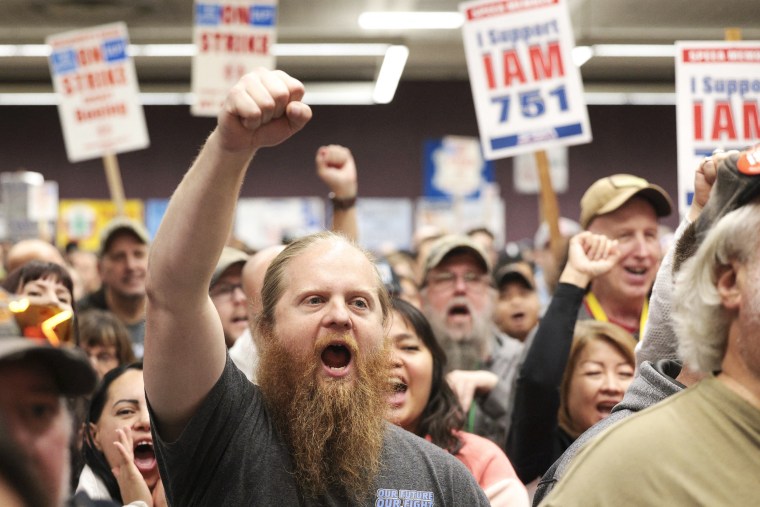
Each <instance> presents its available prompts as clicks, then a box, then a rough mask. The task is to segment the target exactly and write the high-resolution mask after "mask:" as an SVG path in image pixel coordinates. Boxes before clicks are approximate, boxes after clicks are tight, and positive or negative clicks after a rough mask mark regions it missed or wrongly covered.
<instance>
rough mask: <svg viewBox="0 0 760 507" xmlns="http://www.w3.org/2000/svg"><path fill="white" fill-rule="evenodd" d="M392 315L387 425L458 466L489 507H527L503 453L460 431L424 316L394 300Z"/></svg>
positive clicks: (441, 355) (458, 411)
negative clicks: (448, 455)
mask: <svg viewBox="0 0 760 507" xmlns="http://www.w3.org/2000/svg"><path fill="white" fill-rule="evenodd" d="M392 310H393V323H392V326H391V330H390V334H389V338H390V342H391V348H392V351H393V352H392V358H393V359H392V370H391V379H392V382H393V391H394V392H393V394H392V395H391V397H390V400H389V401H390V406H391V407H390V413H389V418H390V419H391V421H392V422H393V423H395V424H397V425H399V426H401V427H402V428H404V429H405V430H407V431H410V432H412V433H415V434H416V435H418V436H420V437H423V438H427V439H428V440H430V441H431V442H432V443H434V444H435V445H437V446H438V447H441V448H443V449H445V450H447V451H448V452H449V453H451V454H452V455H453V456H455V457H456V458H458V459H459V460H460V461H461V462H462V463H464V464H465V466H467V468H468V469H469V470H470V472H472V474H473V476H474V477H475V479H476V480H477V481H478V484H479V485H480V487H481V488H483V490H484V491H485V493H486V496H488V499H489V500H490V501H491V505H510V506H514V505H526V506H527V505H528V495H527V491H526V490H525V486H523V484H522V483H521V482H520V480H519V479H518V478H517V475H516V474H515V471H514V469H513V468H512V465H511V464H510V462H509V459H507V456H506V455H505V454H504V452H502V450H501V449H499V447H498V446H496V444H494V443H493V442H491V441H490V440H487V439H485V438H482V437H479V436H477V435H473V434H472V433H466V432H464V431H462V425H463V424H464V412H463V410H462V408H461V407H460V406H459V402H458V401H457V397H456V395H455V394H454V391H452V390H451V388H450V387H449V385H448V384H447V383H446V379H445V377H444V373H443V372H444V367H445V365H446V354H445V352H444V351H443V349H442V348H441V346H440V345H439V344H438V342H437V341H436V339H435V336H434V335H433V330H432V329H431V328H430V324H429V323H428V321H427V319H425V316H424V315H423V314H422V313H421V312H420V311H419V310H418V309H417V308H415V307H414V306H412V305H411V304H409V303H407V302H406V301H403V300H401V299H397V298H394V299H393V300H392Z"/></svg>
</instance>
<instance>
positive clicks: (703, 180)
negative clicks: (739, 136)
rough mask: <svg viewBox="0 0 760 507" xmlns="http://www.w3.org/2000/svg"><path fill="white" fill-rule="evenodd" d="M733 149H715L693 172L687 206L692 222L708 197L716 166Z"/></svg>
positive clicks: (715, 175) (716, 169) (716, 172)
mask: <svg viewBox="0 0 760 507" xmlns="http://www.w3.org/2000/svg"><path fill="white" fill-rule="evenodd" d="M732 153H738V152H737V151H735V150H732V151H723V150H715V151H714V152H713V154H712V156H710V157H706V158H705V159H704V160H703V161H702V163H701V164H699V167H697V170H696V172H695V173H694V199H692V201H691V207H690V208H689V215H688V216H689V221H691V222H694V221H695V220H696V219H697V217H698V216H699V214H700V213H701V212H702V209H703V208H704V207H705V205H706V204H707V201H708V199H709V198H710V191H711V190H712V186H713V184H714V183H715V178H716V177H717V175H718V166H719V165H720V163H721V162H722V161H723V160H724V159H726V158H727V157H728V156H729V155H731V154H732Z"/></svg>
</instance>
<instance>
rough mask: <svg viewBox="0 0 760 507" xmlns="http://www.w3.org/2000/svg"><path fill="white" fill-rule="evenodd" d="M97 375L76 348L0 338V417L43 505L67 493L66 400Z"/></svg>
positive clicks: (83, 389) (91, 385)
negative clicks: (32, 475) (33, 478)
mask: <svg viewBox="0 0 760 507" xmlns="http://www.w3.org/2000/svg"><path fill="white" fill-rule="evenodd" d="M95 381H96V374H95V371H94V370H93V369H92V366H90V362H89V361H88V359H87V356H85V355H84V354H83V353H82V352H81V351H80V350H77V349H73V348H68V347H65V346H62V347H53V346H50V345H48V344H47V342H44V341H42V340H37V339H30V338H22V337H20V336H15V337H9V336H3V337H0V419H2V423H3V425H4V427H5V428H7V430H8V433H9V435H10V438H11V440H12V441H13V442H14V443H15V444H16V445H17V446H18V448H19V449H20V450H21V451H22V452H23V453H24V454H26V456H27V459H28V460H29V462H30V464H31V467H32V469H33V471H34V473H35V475H36V476H37V477H38V480H39V483H38V485H39V487H40V489H42V490H43V494H44V495H45V497H46V500H47V501H46V505H52V506H55V507H59V506H62V505H64V503H65V502H66V499H67V498H68V497H69V487H68V485H69V481H70V464H71V459H70V454H69V453H70V443H71V438H72V427H73V425H72V416H71V414H70V412H69V409H68V406H67V403H66V398H67V397H74V396H81V395H85V394H88V393H90V392H91V391H92V389H93V388H94V387H95Z"/></svg>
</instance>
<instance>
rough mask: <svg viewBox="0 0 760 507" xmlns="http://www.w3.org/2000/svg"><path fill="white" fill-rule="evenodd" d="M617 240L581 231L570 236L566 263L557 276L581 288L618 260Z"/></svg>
mask: <svg viewBox="0 0 760 507" xmlns="http://www.w3.org/2000/svg"><path fill="white" fill-rule="evenodd" d="M617 244H618V242H617V240H615V239H610V238H608V237H607V236H605V235H603V234H594V233H592V232H589V231H583V232H581V233H579V234H576V235H575V236H573V237H572V238H570V249H569V251H568V258H567V265H566V266H565V269H564V270H563V271H562V275H561V276H560V278H559V281H560V282H563V283H570V284H573V285H576V286H578V287H581V288H585V287H586V286H588V284H589V282H591V280H592V279H594V278H595V277H597V276H599V275H603V274H604V273H606V272H607V271H609V270H610V269H612V267H613V266H614V265H615V264H617V262H618V260H620V251H619V250H618V248H617Z"/></svg>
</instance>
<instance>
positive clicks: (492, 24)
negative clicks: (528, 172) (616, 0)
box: [459, 0, 591, 160]
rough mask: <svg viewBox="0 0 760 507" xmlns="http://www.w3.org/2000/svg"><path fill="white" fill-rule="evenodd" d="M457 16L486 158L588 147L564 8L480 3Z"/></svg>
mask: <svg viewBox="0 0 760 507" xmlns="http://www.w3.org/2000/svg"><path fill="white" fill-rule="evenodd" d="M459 10H460V11H461V12H462V14H463V15H464V18H465V24H464V26H463V28H462V34H463V37H464V46H465V53H466V56H467V67H468V72H469V76H470V84H471V87H472V94H473V98H474V101H475V111H476V114H477V119H478V128H479V130H480V138H481V143H482V146H483V152H484V155H485V157H486V158H487V159H489V160H492V159H497V158H504V157H509V156H512V155H515V154H518V153H525V152H532V151H536V150H539V149H545V148H548V147H551V146H558V145H571V144H580V143H586V142H589V141H590V140H591V129H590V127H589V122H588V113H587V111H586V104H585V102H584V99H583V85H582V83H581V78H580V73H579V72H578V69H577V67H576V66H575V64H573V61H572V59H571V52H572V49H573V46H574V37H573V32H572V26H571V25H570V18H569V14H568V11H567V6H566V4H565V2H564V1H563V0H499V1H493V0H487V1H478V2H467V3H463V4H460V6H459Z"/></svg>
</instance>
